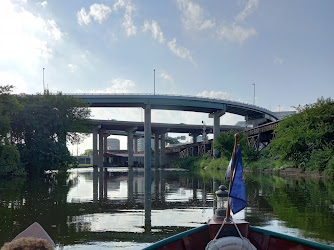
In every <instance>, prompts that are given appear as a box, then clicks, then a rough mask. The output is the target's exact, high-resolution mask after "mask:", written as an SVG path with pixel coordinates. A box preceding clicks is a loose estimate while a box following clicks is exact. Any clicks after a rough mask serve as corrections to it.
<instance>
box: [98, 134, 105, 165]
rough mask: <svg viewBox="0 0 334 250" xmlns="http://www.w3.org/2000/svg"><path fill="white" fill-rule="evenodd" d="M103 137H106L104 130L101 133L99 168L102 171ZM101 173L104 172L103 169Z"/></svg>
mask: <svg viewBox="0 0 334 250" xmlns="http://www.w3.org/2000/svg"><path fill="white" fill-rule="evenodd" d="M103 135H104V130H103V129H100V131H99V167H100V170H101V168H103ZM101 171H103V169H102V170H101Z"/></svg>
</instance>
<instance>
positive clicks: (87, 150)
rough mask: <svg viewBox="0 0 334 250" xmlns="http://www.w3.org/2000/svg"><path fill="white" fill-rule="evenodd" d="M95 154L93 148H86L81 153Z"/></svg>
mask: <svg viewBox="0 0 334 250" xmlns="http://www.w3.org/2000/svg"><path fill="white" fill-rule="evenodd" d="M90 154H93V149H86V150H85V152H83V153H82V154H81V155H90Z"/></svg>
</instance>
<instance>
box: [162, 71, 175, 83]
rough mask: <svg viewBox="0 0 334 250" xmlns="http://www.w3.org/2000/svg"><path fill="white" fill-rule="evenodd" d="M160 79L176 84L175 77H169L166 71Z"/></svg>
mask: <svg viewBox="0 0 334 250" xmlns="http://www.w3.org/2000/svg"><path fill="white" fill-rule="evenodd" d="M159 76H160V78H162V79H164V80H167V81H170V82H172V83H173V82H174V79H173V77H171V76H170V75H168V74H167V73H166V72H164V71H162V72H161V73H160V75H159Z"/></svg>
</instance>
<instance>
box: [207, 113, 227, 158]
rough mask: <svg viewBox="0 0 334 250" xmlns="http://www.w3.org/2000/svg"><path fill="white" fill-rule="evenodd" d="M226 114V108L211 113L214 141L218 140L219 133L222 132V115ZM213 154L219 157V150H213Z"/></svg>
mask: <svg viewBox="0 0 334 250" xmlns="http://www.w3.org/2000/svg"><path fill="white" fill-rule="evenodd" d="M224 114H225V110H218V111H217V112H214V113H211V114H209V117H210V118H213V143H215V142H216V139H217V137H218V135H219V134H220V117H221V116H222V115H224ZM213 156H214V157H215V158H218V157H219V151H218V150H217V149H214V150H213Z"/></svg>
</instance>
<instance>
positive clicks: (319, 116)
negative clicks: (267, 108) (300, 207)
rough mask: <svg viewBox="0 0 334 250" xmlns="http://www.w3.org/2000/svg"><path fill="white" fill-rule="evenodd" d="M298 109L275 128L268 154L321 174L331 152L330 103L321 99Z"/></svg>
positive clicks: (333, 119)
mask: <svg viewBox="0 0 334 250" xmlns="http://www.w3.org/2000/svg"><path fill="white" fill-rule="evenodd" d="M297 110H298V113H297V114H294V115H291V116H290V117H287V118H285V119H284V120H282V121H281V122H280V125H279V126H278V128H276V130H275V134H276V139H275V140H273V141H272V142H271V144H270V149H271V154H272V155H274V156H277V157H279V158H280V159H282V160H292V161H293V162H294V163H295V165H296V166H298V167H301V168H304V169H309V170H318V171H323V170H324V169H326V167H327V164H328V162H329V160H330V159H331V156H332V155H333V153H332V152H333V149H334V141H333V138H334V103H333V100H331V99H324V98H321V99H319V100H318V101H317V102H316V103H314V104H309V105H305V106H299V107H298V108H297ZM319 164H321V166H320V165H319Z"/></svg>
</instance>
